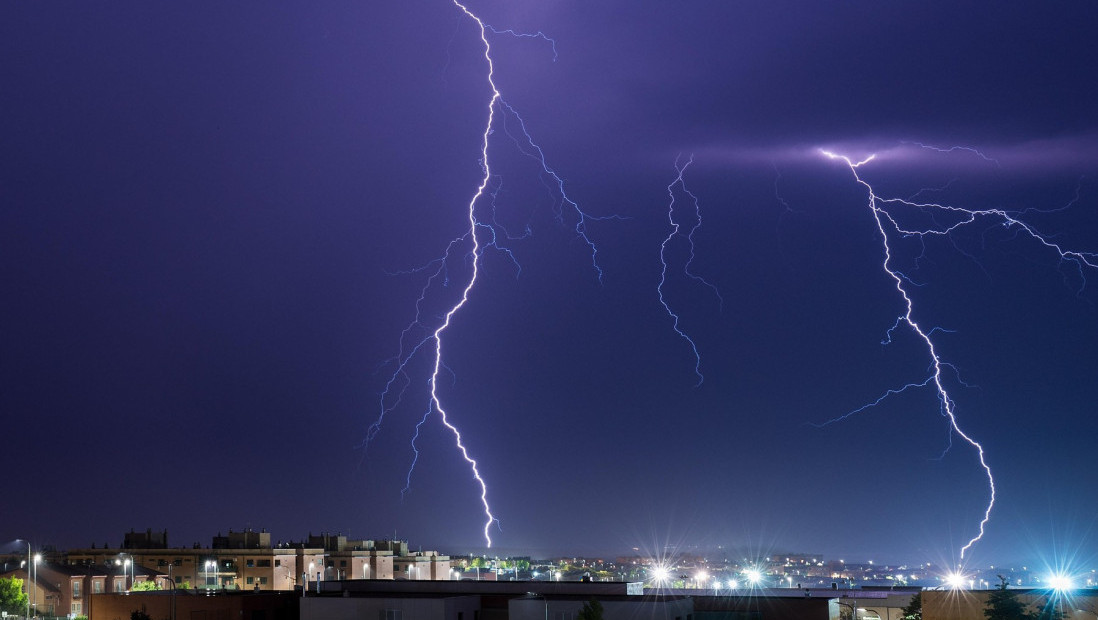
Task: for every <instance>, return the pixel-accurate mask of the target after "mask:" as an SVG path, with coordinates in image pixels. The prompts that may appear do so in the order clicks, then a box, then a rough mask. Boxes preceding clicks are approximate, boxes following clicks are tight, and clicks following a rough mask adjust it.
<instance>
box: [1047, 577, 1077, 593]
mask: <svg viewBox="0 0 1098 620" xmlns="http://www.w3.org/2000/svg"><path fill="white" fill-rule="evenodd" d="M1048 585H1049V587H1050V588H1052V589H1053V590H1056V591H1057V592H1064V591H1065V590H1071V589H1073V588H1074V587H1075V582H1074V581H1073V580H1072V579H1071V577H1069V576H1068V575H1064V574H1062V573H1058V574H1055V575H1049V577H1048Z"/></svg>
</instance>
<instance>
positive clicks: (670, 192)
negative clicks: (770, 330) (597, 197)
mask: <svg viewBox="0 0 1098 620" xmlns="http://www.w3.org/2000/svg"><path fill="white" fill-rule="evenodd" d="M681 159H682V156H681V155H679V156H678V157H676V158H675V172H676V176H675V179H674V180H673V181H671V183H670V184H669V185H668V186H667V196H668V199H669V202H668V205H667V221H668V222H670V223H671V230H670V231H669V232H668V233H667V237H666V238H665V239H664V240H663V243H661V244H660V264H661V265H662V266H663V268H662V269H661V271H660V282H659V284H658V285H657V286H656V292H657V293H658V295H659V298H660V303H661V304H663V309H664V310H665V311H667V314H668V316H670V317H671V327H672V329H674V330H675V333H676V334H678V335H679V336H680V337H681V338H682V339H683V340H685V341H686V342H687V344H689V345H690V350H691V351H693V353H694V375H695V376H697V378H698V382H697V383H696V384H695V385H694V387H700V386H701V384H702V383H703V382H704V381H705V376H704V375H703V374H702V372H701V355H700V354H699V353H698V345H697V344H695V343H694V340H693V339H691V338H690V336H688V335H687V334H686V332H684V331H683V330H682V328H681V327H679V321H680V319H679V315H678V314H677V313H676V312H675V311H674V310H672V309H671V305H670V304H668V303H667V298H666V297H664V294H663V286H664V284H666V283H667V270H668V262H667V246H668V244H670V243H671V242H672V241H673V240H674V239H675V238H676V237H683V238H684V239H686V243H687V247H688V248H689V258H687V260H686V263H685V264H684V265H683V267H682V272H683V274H685V275H686V276H687V277H688V278H690V279H691V280H694V281H695V282H698V283H700V284H702V285H703V286H706V287H708V288H710V289H711V290H712V291H713V294H714V295H716V296H717V300H718V302H719V304H720V306H721V308H722V309H723V307H724V298H722V297H721V293H720V291H719V290H718V289H717V287H716V286H714V285H713V284H712V283H710V282H709V281H708V280H706V279H705V278H703V277H701V276H699V275H697V274H695V273H694V272H693V271H691V270H690V267H691V265H692V264H693V263H694V258H695V251H694V234H695V233H697V232H698V229H699V228H701V225H702V218H701V205H700V204H699V202H698V197H697V196H696V195H694V193H693V192H691V191H690V189H689V188H688V187H687V186H686V181H685V180H684V179H683V174H684V173H685V172H686V169H687V168H689V167H690V164H692V163H694V156H693V155H690V157H689V158H687V160H686V163H684V164H682V165H680V164H679V162H680V161H681ZM676 187H677V188H679V191H681V192H682V193H684V194H686V195H687V196H689V197H690V200H691V201H692V203H693V206H694V208H693V215H694V225H693V226H692V227H691V228H690V232H688V233H687V234H685V235H683V233H682V224H680V223H679V221H678V220H677V219H676V208H675V202H676V200H675V190H676Z"/></svg>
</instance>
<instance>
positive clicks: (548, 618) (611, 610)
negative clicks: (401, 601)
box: [508, 596, 822, 620]
mask: <svg viewBox="0 0 1098 620" xmlns="http://www.w3.org/2000/svg"><path fill="white" fill-rule="evenodd" d="M592 598H594V599H595V600H598V601H599V603H600V604H601V605H602V617H603V619H604V620H689V619H690V618H691V614H693V612H694V605H693V601H692V600H691V599H690V598H686V597H684V598H677V597H674V598H662V597H659V598H657V597H650V596H637V597H629V599H630V600H606V599H600V598H599V597H597V596H596V597H592ZM617 598H624V597H617ZM588 600H590V599H584V598H575V599H559V598H541V597H522V598H516V599H512V600H511V601H510V602H509V603H508V616H509V620H576V618H577V617H578V616H579V613H580V611H581V610H582V609H583V606H584V604H586V603H587V602H588ZM821 620H822V619H821Z"/></svg>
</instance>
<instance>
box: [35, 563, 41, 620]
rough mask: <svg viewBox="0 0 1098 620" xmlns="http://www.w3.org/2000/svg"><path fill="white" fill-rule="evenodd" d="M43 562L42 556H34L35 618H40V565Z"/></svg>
mask: <svg viewBox="0 0 1098 620" xmlns="http://www.w3.org/2000/svg"><path fill="white" fill-rule="evenodd" d="M41 561H42V554H41V553H36V554H34V616H35V617H36V618H37V617H38V563H39V562H41Z"/></svg>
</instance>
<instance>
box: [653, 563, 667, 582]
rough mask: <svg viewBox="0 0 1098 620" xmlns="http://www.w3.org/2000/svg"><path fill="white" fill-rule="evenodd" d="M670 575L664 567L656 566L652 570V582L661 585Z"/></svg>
mask: <svg viewBox="0 0 1098 620" xmlns="http://www.w3.org/2000/svg"><path fill="white" fill-rule="evenodd" d="M669 576H670V573H669V572H668V571H667V567H666V566H656V567H654V568H653V569H652V580H653V581H655V582H656V583H663V582H665V581H667V578H668V577H669Z"/></svg>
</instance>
